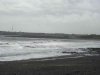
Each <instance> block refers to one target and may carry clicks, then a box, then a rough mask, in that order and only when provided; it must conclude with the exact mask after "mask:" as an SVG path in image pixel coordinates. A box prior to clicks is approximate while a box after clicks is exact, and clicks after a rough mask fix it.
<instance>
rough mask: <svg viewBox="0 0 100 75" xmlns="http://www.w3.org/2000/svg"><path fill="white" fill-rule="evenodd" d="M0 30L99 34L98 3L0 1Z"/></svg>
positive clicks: (76, 0) (94, 0) (80, 0)
mask: <svg viewBox="0 0 100 75" xmlns="http://www.w3.org/2000/svg"><path fill="white" fill-rule="evenodd" d="M12 26H13V30H12ZM0 30H3V31H5V30H6V31H17V32H19V31H21V32H42V33H66V34H100V0H0Z"/></svg>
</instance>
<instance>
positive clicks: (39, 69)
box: [0, 49, 100, 75]
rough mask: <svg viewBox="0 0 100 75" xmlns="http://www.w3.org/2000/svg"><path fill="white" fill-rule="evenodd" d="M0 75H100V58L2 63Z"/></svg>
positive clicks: (0, 64)
mask: <svg viewBox="0 0 100 75" xmlns="http://www.w3.org/2000/svg"><path fill="white" fill-rule="evenodd" d="M99 50H100V49H98V50H97V51H98V53H99V52H100V51H99ZM0 75H100V56H87V57H80V58H65V59H56V60H46V61H36V60H26V61H12V62H0Z"/></svg>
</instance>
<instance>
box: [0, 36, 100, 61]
mask: <svg viewBox="0 0 100 75" xmlns="http://www.w3.org/2000/svg"><path fill="white" fill-rule="evenodd" d="M93 48H100V40H82V39H49V38H25V37H5V36H3V35H2V36H0V61H21V60H30V59H31V60H32V59H33V60H34V59H42V60H43V59H48V60H52V59H49V58H55V57H56V58H57V57H58V58H59V57H63V56H65V57H72V58H75V57H76V58H79V57H85V56H97V55H99V54H98V53H97V52H96V51H95V50H93ZM56 58H55V60H56Z"/></svg>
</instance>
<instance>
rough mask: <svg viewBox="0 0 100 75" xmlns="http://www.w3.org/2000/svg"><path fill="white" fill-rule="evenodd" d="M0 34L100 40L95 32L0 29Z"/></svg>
mask: <svg viewBox="0 0 100 75" xmlns="http://www.w3.org/2000/svg"><path fill="white" fill-rule="evenodd" d="M0 35H5V36H6V37H27V38H56V39H87V40H88V39H94V40H100V35H96V34H89V35H88V34H63V33H29V32H9V31H0Z"/></svg>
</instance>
